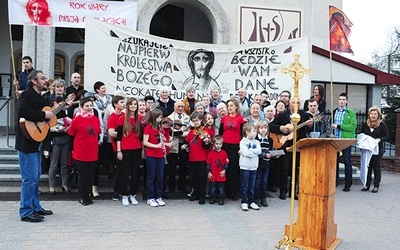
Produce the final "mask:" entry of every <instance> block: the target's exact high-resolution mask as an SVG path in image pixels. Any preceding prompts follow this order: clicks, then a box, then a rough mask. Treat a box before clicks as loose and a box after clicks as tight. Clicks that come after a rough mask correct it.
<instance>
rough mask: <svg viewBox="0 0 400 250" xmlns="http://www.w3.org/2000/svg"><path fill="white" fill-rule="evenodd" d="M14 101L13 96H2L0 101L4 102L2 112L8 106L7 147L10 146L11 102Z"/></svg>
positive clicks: (1, 107) (0, 109)
mask: <svg viewBox="0 0 400 250" xmlns="http://www.w3.org/2000/svg"><path fill="white" fill-rule="evenodd" d="M11 99H12V97H11V96H1V97H0V101H4V102H3V103H2V104H1V106H0V111H2V110H3V109H4V107H6V106H7V115H6V117H7V121H6V140H7V147H11V146H10V100H11Z"/></svg>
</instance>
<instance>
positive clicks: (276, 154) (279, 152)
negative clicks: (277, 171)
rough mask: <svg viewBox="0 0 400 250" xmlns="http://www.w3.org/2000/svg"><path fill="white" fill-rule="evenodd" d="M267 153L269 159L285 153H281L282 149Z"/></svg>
mask: <svg viewBox="0 0 400 250" xmlns="http://www.w3.org/2000/svg"><path fill="white" fill-rule="evenodd" d="M269 153H270V154H271V157H275V156H280V155H284V154H285V151H283V149H278V150H270V151H269Z"/></svg>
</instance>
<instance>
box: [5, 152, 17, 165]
mask: <svg viewBox="0 0 400 250" xmlns="http://www.w3.org/2000/svg"><path fill="white" fill-rule="evenodd" d="M4 164H19V161H18V155H16V154H0V165H4Z"/></svg>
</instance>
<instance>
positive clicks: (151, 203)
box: [147, 199, 158, 207]
mask: <svg viewBox="0 0 400 250" xmlns="http://www.w3.org/2000/svg"><path fill="white" fill-rule="evenodd" d="M147 204H149V205H150V207H158V203H157V202H156V200H154V199H149V200H147Z"/></svg>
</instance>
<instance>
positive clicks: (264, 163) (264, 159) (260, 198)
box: [254, 119, 273, 207]
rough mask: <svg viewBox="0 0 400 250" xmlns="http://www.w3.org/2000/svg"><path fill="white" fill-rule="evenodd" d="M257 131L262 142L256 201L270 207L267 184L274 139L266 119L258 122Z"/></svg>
mask: <svg viewBox="0 0 400 250" xmlns="http://www.w3.org/2000/svg"><path fill="white" fill-rule="evenodd" d="M256 126H257V132H258V135H257V137H256V140H258V141H259V142H260V145H261V154H260V155H259V161H258V168H257V177H256V187H255V191H254V198H255V203H256V204H257V205H258V206H260V205H261V206H263V207H268V202H267V186H268V178H269V166H270V159H271V154H270V153H269V151H270V150H272V148H273V141H272V139H271V138H270V137H269V126H268V122H267V120H265V119H261V120H259V121H258V122H257V124H256Z"/></svg>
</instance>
